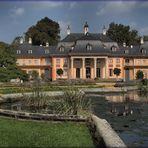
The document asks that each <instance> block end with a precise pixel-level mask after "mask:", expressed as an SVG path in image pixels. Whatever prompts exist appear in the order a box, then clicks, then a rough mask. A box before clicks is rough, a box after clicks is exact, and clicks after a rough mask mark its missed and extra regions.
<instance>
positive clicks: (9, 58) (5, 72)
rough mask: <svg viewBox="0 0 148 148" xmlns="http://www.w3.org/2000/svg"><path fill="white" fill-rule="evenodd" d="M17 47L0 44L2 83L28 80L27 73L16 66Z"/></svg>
mask: <svg viewBox="0 0 148 148" xmlns="http://www.w3.org/2000/svg"><path fill="white" fill-rule="evenodd" d="M14 48H15V46H12V45H8V44H6V43H4V42H0V82H8V81H10V80H11V79H16V78H20V79H22V80H24V81H26V80H27V79H28V75H27V74H26V72H24V71H22V70H21V69H20V68H18V67H17V65H16V57H15V50H14Z"/></svg>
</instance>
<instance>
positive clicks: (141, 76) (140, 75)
mask: <svg viewBox="0 0 148 148" xmlns="http://www.w3.org/2000/svg"><path fill="white" fill-rule="evenodd" d="M143 78H144V74H143V71H141V70H138V71H137V73H136V79H137V80H142V79H143Z"/></svg>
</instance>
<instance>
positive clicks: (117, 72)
mask: <svg viewBox="0 0 148 148" xmlns="http://www.w3.org/2000/svg"><path fill="white" fill-rule="evenodd" d="M120 73H121V69H119V68H114V74H115V75H116V76H117V77H118V76H119V75H120Z"/></svg>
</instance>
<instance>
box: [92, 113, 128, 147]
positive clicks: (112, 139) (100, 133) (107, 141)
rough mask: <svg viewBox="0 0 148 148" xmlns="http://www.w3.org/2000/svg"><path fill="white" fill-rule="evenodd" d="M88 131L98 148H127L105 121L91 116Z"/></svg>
mask: <svg viewBox="0 0 148 148" xmlns="http://www.w3.org/2000/svg"><path fill="white" fill-rule="evenodd" d="M90 129H91V132H92V135H93V138H94V140H95V143H96V145H98V146H99V147H107V148H127V146H126V145H125V144H124V142H123V141H122V140H121V138H120V137H119V136H118V134H117V133H116V132H115V131H114V130H113V129H112V127H111V126H110V124H109V123H108V122H107V121H106V120H105V119H100V118H98V117H97V116H95V115H91V118H90Z"/></svg>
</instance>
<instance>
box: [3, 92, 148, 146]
mask: <svg viewBox="0 0 148 148" xmlns="http://www.w3.org/2000/svg"><path fill="white" fill-rule="evenodd" d="M86 96H87V99H90V100H91V102H92V110H93V113H94V114H96V115H97V116H99V117H100V118H104V119H106V120H107V121H108V122H109V123H110V124H111V126H112V127H113V129H114V130H115V131H116V132H117V133H118V134H119V136H120V137H121V139H122V140H123V141H124V142H125V143H126V145H127V146H128V147H148V97H147V96H146V95H144V94H143V93H142V94H141V95H140V96H139V93H138V92H136V91H131V92H127V93H124V94H123V93H104V94H103V93H101V94H99V93H87V95H86ZM11 101H12V100H8V102H7V103H2V104H0V108H3V109H13V110H24V111H26V110H27V111H31V112H36V111H35V110H34V109H33V108H32V109H30V108H27V107H25V106H23V105H24V104H23V102H22V101H20V100H16V101H13V102H11ZM49 108H50V109H51V107H49ZM39 112H42V113H52V110H48V111H46V109H43V110H40V111H39Z"/></svg>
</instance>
